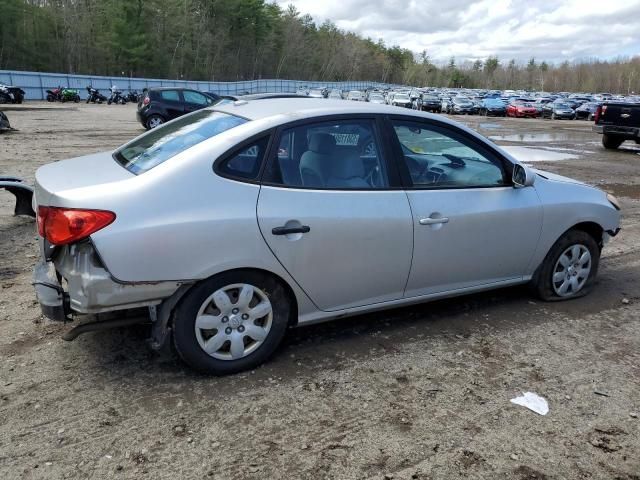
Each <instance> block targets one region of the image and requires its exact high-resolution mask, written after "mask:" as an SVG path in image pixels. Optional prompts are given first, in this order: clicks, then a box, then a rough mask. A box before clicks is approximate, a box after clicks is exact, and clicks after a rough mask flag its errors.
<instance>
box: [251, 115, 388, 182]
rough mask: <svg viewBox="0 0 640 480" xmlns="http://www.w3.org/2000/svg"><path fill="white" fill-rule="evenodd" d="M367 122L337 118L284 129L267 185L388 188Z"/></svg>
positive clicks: (371, 127) (373, 129)
mask: <svg viewBox="0 0 640 480" xmlns="http://www.w3.org/2000/svg"><path fill="white" fill-rule="evenodd" d="M380 152H381V150H380V147H379V144H378V141H377V139H376V135H375V128H374V124H373V122H372V121H370V120H338V121H334V122H323V123H314V124H308V125H302V126H299V127H294V128H290V129H287V130H284V131H283V132H282V134H281V136H280V141H279V144H278V149H277V151H276V152H275V154H274V157H275V158H273V159H272V160H271V162H270V165H269V168H268V170H267V172H266V173H265V179H264V180H265V182H267V183H273V184H277V185H284V186H288V187H298V188H318V189H336V190H358V189H378V188H386V187H388V186H389V180H388V176H387V172H386V169H385V166H384V162H383V161H382V156H381V153H380Z"/></svg>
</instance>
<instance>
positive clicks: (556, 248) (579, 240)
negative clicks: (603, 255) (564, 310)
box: [531, 230, 600, 302]
mask: <svg viewBox="0 0 640 480" xmlns="http://www.w3.org/2000/svg"><path fill="white" fill-rule="evenodd" d="M572 245H583V246H585V247H586V248H587V249H588V250H589V253H590V254H591V271H590V272H589V276H588V277H587V280H586V282H585V283H584V285H583V286H582V288H581V289H580V290H578V291H577V292H575V293H572V294H570V295H569V296H564V297H563V296H560V295H558V294H557V293H556V292H555V290H554V288H553V275H554V273H555V272H554V268H555V266H556V264H557V262H558V260H559V259H560V256H561V255H562V254H563V252H565V251H566V250H567V249H568V248H570V247H571V246H572ZM599 263H600V247H599V246H598V244H597V242H596V241H595V239H594V238H593V237H592V236H591V235H589V234H588V233H587V232H584V231H582V230H569V231H568V232H566V233H565V234H563V235H562V236H561V237H560V238H559V239H558V240H557V241H556V243H554V245H553V247H551V250H549V253H547V256H546V257H545V259H544V261H543V262H542V264H541V265H540V267H538V270H537V271H536V273H535V275H534V276H533V279H532V281H531V285H532V287H533V290H534V292H535V293H536V294H537V296H538V297H540V298H541V299H542V300H545V301H548V302H549V301H559V300H571V299H573V298H579V297H583V296H584V295H586V294H588V293H589V292H590V291H591V288H592V286H593V281H594V279H595V277H596V275H597V273H598V265H599Z"/></svg>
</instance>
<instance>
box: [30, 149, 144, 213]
mask: <svg viewBox="0 0 640 480" xmlns="http://www.w3.org/2000/svg"><path fill="white" fill-rule="evenodd" d="M135 177H136V176H135V175H134V174H133V173H131V172H129V171H128V170H126V169H124V168H123V167H121V166H120V165H119V164H118V163H117V162H116V161H115V160H114V159H113V157H112V156H111V152H102V153H95V154H92V155H85V156H82V157H77V158H71V159H69V160H62V161H60V162H54V163H49V164H47V165H44V166H42V167H40V168H39V169H38V170H37V171H36V186H35V198H36V200H35V203H36V204H37V205H46V206H60V207H77V206H79V207H83V208H90V207H91V205H76V204H75V203H77V201H79V200H81V199H82V198H85V197H91V196H92V195H87V193H88V192H89V191H98V190H101V191H104V190H105V186H106V185H108V184H112V183H115V182H120V181H123V180H128V179H131V178H135ZM107 188H108V187H107Z"/></svg>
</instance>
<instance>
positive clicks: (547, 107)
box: [542, 102, 576, 120]
mask: <svg viewBox="0 0 640 480" xmlns="http://www.w3.org/2000/svg"><path fill="white" fill-rule="evenodd" d="M542 118H550V119H551V120H562V119H566V120H573V119H574V118H576V112H575V111H574V110H573V108H571V105H569V104H568V103H564V102H551V103H546V104H544V105H543V106H542Z"/></svg>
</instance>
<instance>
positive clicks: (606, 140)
mask: <svg viewBox="0 0 640 480" xmlns="http://www.w3.org/2000/svg"><path fill="white" fill-rule="evenodd" d="M622 142H624V138H623V137H619V136H617V135H611V134H609V133H605V134H603V135H602V146H603V147H604V148H606V149H607V150H615V149H616V148H618V147H619V146H620V145H622Z"/></svg>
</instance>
